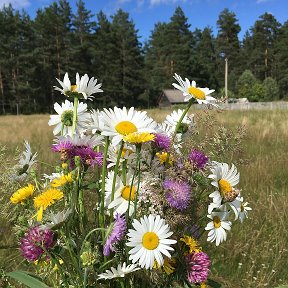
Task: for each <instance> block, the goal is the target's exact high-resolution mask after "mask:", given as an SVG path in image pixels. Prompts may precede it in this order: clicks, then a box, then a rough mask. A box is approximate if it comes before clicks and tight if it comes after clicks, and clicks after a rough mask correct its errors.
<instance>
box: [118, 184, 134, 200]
mask: <svg viewBox="0 0 288 288" xmlns="http://www.w3.org/2000/svg"><path fill="white" fill-rule="evenodd" d="M130 190H131V191H130ZM135 192H136V187H135V186H132V187H131V186H129V185H126V186H125V187H124V188H123V189H122V191H121V196H122V197H123V198H124V199H125V200H127V201H129V198H130V200H131V201H134V198H135ZM130 193H131V194H130ZM129 196H130V197H129Z"/></svg>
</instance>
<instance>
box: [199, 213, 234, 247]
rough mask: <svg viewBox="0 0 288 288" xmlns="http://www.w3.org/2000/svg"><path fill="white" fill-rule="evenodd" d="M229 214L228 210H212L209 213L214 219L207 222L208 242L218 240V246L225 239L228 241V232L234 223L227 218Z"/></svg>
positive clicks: (209, 216)
mask: <svg viewBox="0 0 288 288" xmlns="http://www.w3.org/2000/svg"><path fill="white" fill-rule="evenodd" d="M227 216H228V213H227V212H212V213H211V214H209V215H207V217H208V218H210V219H211V220H212V221H211V222H209V223H208V224H207V226H206V227H205V230H207V231H209V230H210V231H209V232H208V238H207V241H208V242H214V241H216V246H218V245H219V244H220V243H222V242H223V241H226V238H227V233H226V230H227V231H229V230H230V229H231V225H232V223H231V222H230V221H228V220H226V218H227Z"/></svg>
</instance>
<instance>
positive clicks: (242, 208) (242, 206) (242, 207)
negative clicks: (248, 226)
mask: <svg viewBox="0 0 288 288" xmlns="http://www.w3.org/2000/svg"><path fill="white" fill-rule="evenodd" d="M244 210H245V207H244V205H243V203H241V206H240V211H241V212H243V211H244Z"/></svg>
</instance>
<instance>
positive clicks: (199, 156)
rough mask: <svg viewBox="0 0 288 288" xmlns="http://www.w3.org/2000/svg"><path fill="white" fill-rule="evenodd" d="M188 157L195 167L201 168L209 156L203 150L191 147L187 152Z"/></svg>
mask: <svg viewBox="0 0 288 288" xmlns="http://www.w3.org/2000/svg"><path fill="white" fill-rule="evenodd" d="M188 159H189V160H190V162H191V163H192V164H194V166H195V167H196V168H197V169H199V170H201V169H203V168H204V167H205V166H206V164H207V162H208V159H209V158H208V157H207V156H206V155H205V154H204V153H203V152H201V151H199V150H196V149H193V150H192V151H191V152H190V153H189V155H188Z"/></svg>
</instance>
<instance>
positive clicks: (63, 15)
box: [34, 0, 73, 111]
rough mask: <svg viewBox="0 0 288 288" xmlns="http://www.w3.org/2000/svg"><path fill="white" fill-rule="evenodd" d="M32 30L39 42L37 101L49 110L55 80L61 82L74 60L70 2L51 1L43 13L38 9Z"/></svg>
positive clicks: (51, 103)
mask: <svg viewBox="0 0 288 288" xmlns="http://www.w3.org/2000/svg"><path fill="white" fill-rule="evenodd" d="M34 27H35V31H36V37H37V43H38V45H37V49H36V55H37V66H36V69H37V72H36V73H37V75H39V77H37V79H36V86H38V87H40V89H41V90H40V91H41V93H39V95H38V99H37V102H38V103H42V105H41V107H42V109H41V111H50V110H51V109H52V106H53V103H54V102H55V96H54V94H55V93H54V89H53V85H56V84H57V82H56V79H55V77H57V78H59V79H62V78H63V75H64V73H65V72H67V71H69V68H70V63H72V60H73V59H72V51H71V7H70V5H69V2H67V1H66V0H60V1H59V4H58V3H56V2H54V3H52V4H51V5H50V6H49V7H47V8H45V10H38V11H37V15H36V18H35V21H34ZM57 95H59V94H57Z"/></svg>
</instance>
